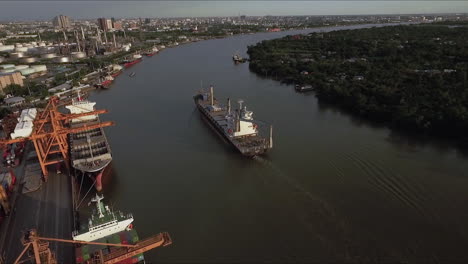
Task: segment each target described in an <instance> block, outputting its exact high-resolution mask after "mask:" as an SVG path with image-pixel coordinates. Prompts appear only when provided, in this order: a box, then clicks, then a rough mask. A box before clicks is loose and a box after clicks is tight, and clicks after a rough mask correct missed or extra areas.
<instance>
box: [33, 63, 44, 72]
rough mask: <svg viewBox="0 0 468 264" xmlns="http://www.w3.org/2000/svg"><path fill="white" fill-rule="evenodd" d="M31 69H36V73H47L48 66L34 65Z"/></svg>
mask: <svg viewBox="0 0 468 264" xmlns="http://www.w3.org/2000/svg"><path fill="white" fill-rule="evenodd" d="M31 68H32V69H34V70H35V71H36V72H43V71H47V66H46V65H32V66H31Z"/></svg>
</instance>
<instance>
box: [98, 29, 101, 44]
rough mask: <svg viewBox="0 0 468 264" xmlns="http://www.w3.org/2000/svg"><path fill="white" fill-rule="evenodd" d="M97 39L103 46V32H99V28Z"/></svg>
mask: <svg viewBox="0 0 468 264" xmlns="http://www.w3.org/2000/svg"><path fill="white" fill-rule="evenodd" d="M97 39H98V42H99V44H102V38H101V31H100V30H99V28H98V29H97Z"/></svg>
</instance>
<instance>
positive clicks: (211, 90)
mask: <svg viewBox="0 0 468 264" xmlns="http://www.w3.org/2000/svg"><path fill="white" fill-rule="evenodd" d="M210 97H211V98H210V100H211V106H213V105H214V92H213V85H211V86H210Z"/></svg>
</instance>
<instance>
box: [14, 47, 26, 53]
mask: <svg viewBox="0 0 468 264" xmlns="http://www.w3.org/2000/svg"><path fill="white" fill-rule="evenodd" d="M15 51H16V52H26V51H28V47H16V48H15Z"/></svg>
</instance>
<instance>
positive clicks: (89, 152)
mask: <svg viewBox="0 0 468 264" xmlns="http://www.w3.org/2000/svg"><path fill="white" fill-rule="evenodd" d="M99 122H100V121H99V119H95V120H90V121H83V122H74V123H72V124H71V127H72V128H74V127H79V126H82V125H83V124H86V125H94V124H98V123H99ZM88 137H89V142H88ZM69 139H70V155H71V159H72V162H73V167H75V168H77V169H80V170H85V171H90V172H91V171H97V170H100V169H102V168H104V167H105V166H107V164H109V163H110V161H111V160H112V156H111V154H110V152H111V151H110V146H109V144H108V142H107V138H106V136H105V134H104V130H103V128H96V129H90V130H86V131H82V132H79V133H74V134H70V135H69Z"/></svg>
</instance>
